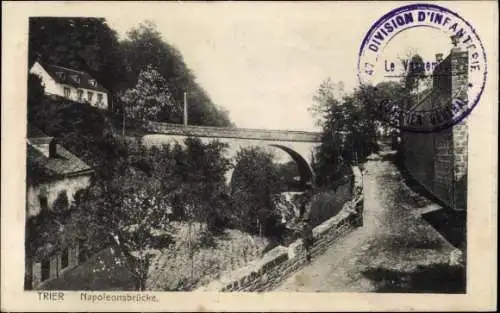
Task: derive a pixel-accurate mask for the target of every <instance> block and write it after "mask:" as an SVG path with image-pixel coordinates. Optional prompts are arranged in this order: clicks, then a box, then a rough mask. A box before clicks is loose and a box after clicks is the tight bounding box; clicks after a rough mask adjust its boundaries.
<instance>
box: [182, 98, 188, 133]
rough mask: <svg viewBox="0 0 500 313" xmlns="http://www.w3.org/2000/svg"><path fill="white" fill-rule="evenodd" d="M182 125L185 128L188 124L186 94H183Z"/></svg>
mask: <svg viewBox="0 0 500 313" xmlns="http://www.w3.org/2000/svg"><path fill="white" fill-rule="evenodd" d="M182 113H183V115H184V116H183V123H182V124H183V125H184V126H187V124H188V112H187V92H184V110H183V112H182Z"/></svg>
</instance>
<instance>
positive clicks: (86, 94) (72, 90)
mask: <svg viewBox="0 0 500 313" xmlns="http://www.w3.org/2000/svg"><path fill="white" fill-rule="evenodd" d="M29 72H30V73H32V74H35V75H37V76H39V77H40V78H41V79H42V82H43V84H44V86H45V93H46V94H48V95H57V96H61V97H64V98H67V99H70V100H72V101H76V102H82V103H88V104H90V105H91V106H95V107H97V108H100V109H107V108H108V91H107V90H106V89H105V88H104V87H102V86H101V85H100V84H99V83H98V82H97V80H95V79H94V78H93V77H92V76H90V75H89V74H87V73H85V72H82V71H77V70H73V69H70V68H66V67H62V66H57V65H51V64H45V63H44V64H42V63H41V62H40V61H36V62H35V63H34V64H33V66H32V67H31V69H30V71H29Z"/></svg>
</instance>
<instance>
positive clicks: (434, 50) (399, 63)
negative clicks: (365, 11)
mask: <svg viewBox="0 0 500 313" xmlns="http://www.w3.org/2000/svg"><path fill="white" fill-rule="evenodd" d="M486 75H487V70H486V54H485V51H484V47H483V45H482V43H481V40H480V39H479V36H478V35H477V33H476V31H475V30H474V28H473V27H472V26H471V25H470V24H469V23H468V22H467V21H466V20H464V19H463V18H462V17H460V16H459V15H458V14H457V13H455V12H453V11H451V10H449V9H447V8H444V7H441V6H438V5H434V4H412V5H406V6H402V7H399V8H397V9H394V10H392V11H390V12H389V13H387V14H385V15H384V16H382V17H381V18H380V19H379V20H377V21H376V22H375V24H373V26H372V27H371V28H370V29H369V30H368V33H367V34H366V36H365V37H364V39H363V42H362V44H361V47H360V50H359V58H358V79H359V83H360V90H361V92H362V93H363V95H364V96H365V101H367V102H369V104H370V105H371V107H372V108H373V109H374V111H375V113H376V114H377V115H378V117H379V118H380V119H382V120H384V121H385V122H387V123H389V125H391V126H393V127H396V128H399V129H402V130H405V131H413V132H436V131H441V130H443V129H446V128H449V127H452V126H453V125H455V124H457V123H459V122H461V121H462V120H463V119H464V118H465V117H466V116H467V115H468V114H469V113H470V112H471V111H472V110H473V109H474V107H475V106H476V105H477V103H478V101H479V99H480V98H481V94H482V93H483V90H484V86H485V83H486Z"/></svg>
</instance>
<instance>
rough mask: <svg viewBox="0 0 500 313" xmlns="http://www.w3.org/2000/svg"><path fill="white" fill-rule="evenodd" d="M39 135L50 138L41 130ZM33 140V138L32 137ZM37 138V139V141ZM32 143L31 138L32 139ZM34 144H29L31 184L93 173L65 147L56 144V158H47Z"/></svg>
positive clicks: (29, 176) (28, 155) (28, 173)
mask: <svg viewBox="0 0 500 313" xmlns="http://www.w3.org/2000/svg"><path fill="white" fill-rule="evenodd" d="M33 129H35V130H36V128H33ZM37 132H39V134H41V135H43V136H44V137H36V138H50V137H49V136H47V135H45V134H44V133H43V132H41V131H40V130H37ZM32 138H33V137H32ZM36 138H35V139H36ZM30 141H31V138H30ZM35 146H36V145H34V144H32V143H28V144H27V151H26V158H27V164H26V165H27V176H28V180H29V181H30V182H40V181H47V180H52V179H55V178H62V177H68V176H76V175H83V174H88V173H91V172H92V171H93V170H92V167H90V166H89V165H88V164H87V163H85V162H83V161H82V160H80V159H79V158H78V157H77V156H75V155H74V154H72V153H71V152H69V151H68V150H66V149H65V148H64V147H63V146H61V145H60V144H57V143H56V151H57V153H56V156H55V157H47V156H45V155H44V154H43V153H42V152H40V151H39V150H37V149H36V148H35Z"/></svg>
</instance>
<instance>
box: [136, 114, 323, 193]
mask: <svg viewBox="0 0 500 313" xmlns="http://www.w3.org/2000/svg"><path fill="white" fill-rule="evenodd" d="M142 127H143V130H144V131H145V132H146V133H147V134H146V135H144V136H143V137H142V142H143V144H144V145H146V146H149V147H151V146H161V145H163V144H168V143H170V144H174V143H179V144H181V145H183V144H184V139H186V138H188V137H198V138H200V139H201V141H202V142H203V143H208V142H210V141H212V140H218V141H219V142H223V143H227V144H228V146H229V147H228V149H227V155H226V157H228V158H229V159H231V160H234V157H235V156H236V154H237V153H238V151H240V150H241V149H242V148H247V147H252V146H258V147H269V148H270V147H274V148H277V149H281V150H283V151H285V152H286V153H288V155H290V157H291V158H292V159H293V160H294V161H295V163H296V164H297V168H298V170H299V173H300V177H301V182H302V183H305V182H308V181H311V182H313V181H314V172H313V170H312V167H311V162H312V158H313V152H314V148H315V147H317V146H318V145H319V144H320V142H321V138H320V137H321V133H319V132H306V131H291V130H265V129H249V128H229V127H207V126H191V125H188V126H185V125H181V124H167V123H155V122H148V123H146V124H144V125H143V126H142ZM233 165H236V164H233ZM233 170H234V166H233ZM233 170H230V171H228V173H226V181H227V182H228V184H229V183H230V182H231V178H232V174H233Z"/></svg>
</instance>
